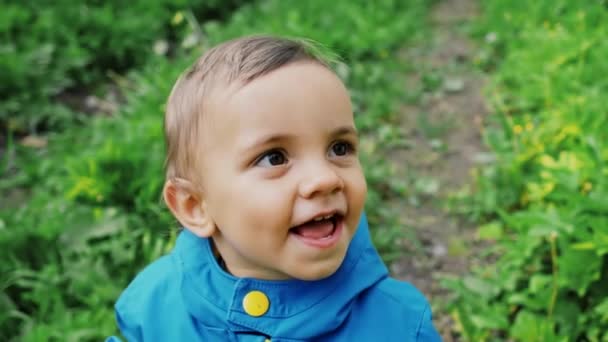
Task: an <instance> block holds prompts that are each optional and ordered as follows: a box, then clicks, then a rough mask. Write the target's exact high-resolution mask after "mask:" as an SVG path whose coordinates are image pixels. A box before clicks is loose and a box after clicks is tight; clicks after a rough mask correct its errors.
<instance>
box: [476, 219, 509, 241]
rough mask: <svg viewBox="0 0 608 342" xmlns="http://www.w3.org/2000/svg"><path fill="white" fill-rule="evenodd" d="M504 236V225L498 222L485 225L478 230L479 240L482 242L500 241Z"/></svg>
mask: <svg viewBox="0 0 608 342" xmlns="http://www.w3.org/2000/svg"><path fill="white" fill-rule="evenodd" d="M502 235H503V225H502V223H500V222H498V221H495V222H491V223H487V224H484V225H483V226H481V227H479V229H478V230H477V238H478V239H480V240H494V241H495V240H500V238H501V237H502Z"/></svg>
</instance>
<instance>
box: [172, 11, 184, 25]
mask: <svg viewBox="0 0 608 342" xmlns="http://www.w3.org/2000/svg"><path fill="white" fill-rule="evenodd" d="M182 21H184V13H182V11H178V12H176V13H175V15H174V16H173V19H171V24H173V25H179V24H181V22H182Z"/></svg>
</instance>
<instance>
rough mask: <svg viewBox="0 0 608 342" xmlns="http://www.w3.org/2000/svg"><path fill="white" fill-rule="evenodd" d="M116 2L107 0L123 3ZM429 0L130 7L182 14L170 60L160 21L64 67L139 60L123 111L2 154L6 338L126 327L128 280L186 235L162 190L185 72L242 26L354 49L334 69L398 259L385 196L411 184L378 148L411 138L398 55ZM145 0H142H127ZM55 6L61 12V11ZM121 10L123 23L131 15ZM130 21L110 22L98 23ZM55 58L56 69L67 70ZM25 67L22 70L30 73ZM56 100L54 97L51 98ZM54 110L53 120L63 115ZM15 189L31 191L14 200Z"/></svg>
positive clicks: (154, 17)
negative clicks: (220, 13) (399, 113)
mask: <svg viewBox="0 0 608 342" xmlns="http://www.w3.org/2000/svg"><path fill="white" fill-rule="evenodd" d="M201 3H203V2H201ZM205 3H208V2H205ZM218 3H220V2H218ZM221 3H222V4H223V2H221ZM59 4H62V2H60V3H59ZM111 4H113V2H110V3H109V4H108V5H104V6H108V8H111V9H116V8H122V7H119V5H116V7H113V6H114V5H111ZM429 4H430V3H429V2H428V1H425V0H409V1H399V0H381V1H376V2H374V3H373V6H372V5H371V4H370V3H369V2H367V1H362V0H357V1H351V0H341V1H335V2H331V3H330V2H327V1H322V0H311V1H306V2H303V1H279V0H261V1H256V2H253V3H249V4H245V5H243V6H242V7H240V8H239V9H237V10H235V12H234V13H233V14H232V16H231V17H230V19H229V20H228V21H226V22H220V21H201V22H200V25H199V24H198V23H197V20H196V18H197V17H200V14H197V12H196V11H192V12H190V11H188V10H183V9H182V8H183V6H185V5H186V4H185V3H179V4H177V5H175V6H174V7H169V8H171V10H173V11H174V12H171V11H169V12H166V13H165V12H162V11H160V10H154V9H153V8H154V6H155V5H150V6H152V7H151V8H150V9H147V8H146V9H145V10H141V11H139V12H136V13H134V12H129V13H131V14H130V16H129V21H128V22H131V20H132V21H137V20H141V21H142V22H146V23H149V25H151V26H152V27H164V26H163V25H165V26H166V19H167V20H170V21H171V22H172V24H171V25H174V26H176V27H174V28H171V30H175V31H176V32H181V37H182V38H180V39H182V40H181V42H182V43H181V44H176V46H175V48H174V51H172V53H171V59H168V58H165V57H162V56H159V57H157V58H146V56H149V55H152V54H153V52H151V51H150V49H149V46H150V45H149V44H150V43H151V42H153V41H155V40H157V39H161V40H162V39H166V35H167V32H169V31H167V30H160V29H157V31H154V30H152V31H154V32H155V33H154V35H151V36H150V38H149V40H145V39H143V38H142V41H145V42H146V43H142V45H138V48H135V49H134V50H129V49H130V47H129V48H125V50H123V51H122V52H120V53H119V52H117V51H113V50H112V49H119V47H120V46H122V45H121V44H126V42H124V41H123V42H118V41H117V42H115V43H113V44H116V47H114V45H112V47H111V48H106V47H105V46H103V44H102V46H103V48H102V49H103V50H104V51H103V54H106V53H107V54H108V56H113V57H107V58H109V61H108V62H107V63H108V64H107V65H105V66H104V67H99V68H96V67H93V66H94V65H97V64H96V63H97V62H95V63H92V62H86V63H81V64H79V65H78V66H71V67H70V68H71V69H70V68H67V67H66V68H65V70H68V69H69V70H71V71H70V72H71V73H72V74H82V75H81V76H79V77H81V78H80V79H79V80H84V81H87V78H88V77H97V76H94V75H95V74H96V73H102V70H105V69H106V68H113V64H112V63H115V61H116V63H125V64H124V65H123V68H124V69H125V70H126V69H127V68H131V67H133V66H135V65H137V63H140V64H141V65H142V67H141V68H140V69H139V70H138V71H136V72H132V73H131V74H130V76H129V77H127V78H124V79H121V85H122V88H121V92H122V94H123V95H124V96H125V97H126V101H125V102H126V104H125V105H124V106H122V107H121V108H120V110H119V111H117V112H116V113H113V114H112V116H111V117H107V116H92V117H89V118H87V119H86V121H85V122H86V124H85V125H82V126H80V127H79V129H70V130H64V131H61V132H55V131H50V132H48V134H47V136H46V138H47V139H48V144H46V146H45V147H42V148H33V147H29V146H24V145H23V144H20V143H18V142H17V141H16V139H14V138H13V134H12V133H11V132H10V131H9V136H8V139H7V146H6V147H5V149H6V151H5V153H4V157H0V174H2V175H3V176H2V179H1V180H0V192H1V193H2V195H3V197H2V198H3V200H2V201H3V202H2V203H1V204H0V257H2V259H3V260H4V261H3V263H2V265H1V266H0V274H2V280H3V281H2V289H3V292H2V297H0V339H2V340H9V341H10V340H19V341H39V340H45V341H46V340H53V339H58V340H68V341H73V340H77V341H83V340H84V341H86V340H99V339H100V338H102V337H103V336H105V335H108V334H112V333H114V332H115V329H116V328H115V323H114V316H113V309H112V305H113V303H114V301H115V300H116V298H117V297H118V295H119V293H120V291H121V290H122V289H123V288H124V287H126V285H127V284H128V282H129V281H130V279H132V277H133V276H134V275H135V274H136V273H137V272H138V271H139V270H141V268H142V267H144V266H145V265H146V264H148V263H150V262H151V261H153V260H155V259H156V258H158V257H159V256H160V255H162V254H164V253H166V252H167V251H168V250H170V248H171V246H172V245H173V242H174V238H175V234H176V230H175V227H177V224H176V222H175V221H174V220H173V219H172V218H171V217H170V215H169V213H168V211H167V210H166V209H165V208H164V207H163V205H162V202H161V198H160V190H161V187H162V183H163V179H164V177H163V170H162V163H163V158H164V146H163V137H162V116H163V107H164V102H165V100H166V97H167V96H168V94H169V91H170V88H171V86H172V84H173V82H174V81H175V80H176V78H177V76H178V75H179V73H180V72H181V71H182V70H184V69H185V68H186V67H187V66H188V65H189V64H190V63H191V62H193V61H194V60H195V58H196V57H197V56H199V55H200V53H201V52H202V51H203V50H204V49H205V48H208V47H209V46H210V45H212V44H214V43H217V42H219V41H222V40H225V39H228V38H231V37H236V36H240V35H245V34H253V33H275V34H280V35H288V36H301V37H306V38H312V39H315V40H318V41H319V42H321V43H322V44H323V45H325V46H326V47H327V48H328V49H330V50H333V51H337V52H338V54H340V55H341V56H342V57H343V61H342V62H338V63H337V64H336V65H335V67H336V71H337V72H338V74H339V75H340V76H341V77H343V79H344V80H345V81H346V83H347V85H348V86H349V88H350V89H351V90H352V94H353V100H354V103H355V107H356V120H357V125H358V127H359V129H360V130H361V131H362V142H361V153H362V156H361V158H362V160H363V164H364V167H365V168H366V177H367V179H368V182H369V187H370V191H369V196H368V200H367V209H366V210H367V212H368V216H369V220H370V226H371V227H372V229H373V231H372V235H373V238H374V240H375V242H376V244H377V246H378V247H379V249H380V251H381V253H382V256H383V257H384V258H385V260H387V261H388V260H391V259H392V258H393V257H394V256H395V255H396V250H397V249H396V246H395V241H396V237H397V236H398V235H399V234H400V232H401V231H402V227H400V226H399V225H398V223H397V220H396V219H397V215H395V213H394V212H391V211H390V210H389V209H388V208H384V207H383V203H385V201H386V200H387V199H389V198H395V197H396V196H399V191H397V190H396V187H397V186H398V185H399V184H397V182H396V181H395V180H394V179H393V177H392V172H393V171H392V170H391V169H390V167H388V164H387V162H386V161H385V160H384V156H383V155H382V154H381V152H380V151H381V150H380V148H379V147H380V146H391V144H397V143H398V142H399V141H398V140H399V137H398V136H397V135H395V134H386V132H387V131H390V129H389V128H390V127H391V125H392V124H393V123H394V122H395V121H396V115H395V113H396V108H395V106H396V104H398V102H397V100H398V99H400V98H407V97H408V96H410V95H408V94H403V87H402V86H401V83H400V82H399V76H400V73H401V72H402V71H403V66H400V65H398V64H397V63H396V62H395V60H396V54H397V52H398V49H399V48H400V47H401V46H403V45H404V44H407V43H408V42H411V41H412V40H414V39H419V38H420V37H421V35H423V34H425V30H424V28H425V22H424V20H425V18H426V10H427V8H428V6H429ZM182 5H183V6H182ZM58 6H59V5H58ZM100 6H101V5H100ZM138 6H140V5H136V4H135V3H130V4H129V6H128V7H126V6H125V7H124V8H122V9H121V11H122V10H124V11H131V10H132V9H134V8H138ZM141 6H144V5H143V3H142V4H141ZM12 7H14V8H19V6H18V5H12ZM195 7H196V6H192V8H195ZM23 8H26V10H24V11H26V12H27V7H26V6H24V7H23ZM51 8H52V7H51V6H49V11H51V12H53V13H54V12H56V11H58V9H57V10H52V9H51ZM104 8H105V7H104ZM163 8H165V7H163ZM12 11H16V9H13V10H12ZM121 13H122V12H121ZM193 14H194V15H193ZM55 18H57V20H60V21H61V22H58V23H57V27H58V29H57V30H59V28H61V27H62V25H63V24H64V23H65V24H66V25H67V22H69V21H66V19H64V18H65V17H55ZM113 18H114V20H113V22H115V21H120V20H121V19H119V18H122V17H120V16H118V17H113ZM169 18H170V19H169ZM74 20H76V19H74ZM152 22H154V23H153V24H152ZM24 23H26V24H23V25H27V23H29V22H27V21H26V22H24ZM121 25H123V24H116V25H108V26H111V27H98V28H97V29H96V31H95V32H97V30H98V31H103V30H104V29H105V30H113V29H116V27H121ZM124 25H126V26H127V27H129V24H127V23H124ZM132 25H136V24H135V23H133V24H132ZM68 26H70V27H72V25H68ZM15 27H17V28H18V29H19V30H25V28H24V27H23V26H19V25H15ZM66 27H67V26H66ZM66 30H67V28H66ZM48 31H53V32H54V30H53V29H48ZM53 34H58V33H56V32H55V33H52V32H49V35H51V38H49V40H50V41H52V39H54V38H52V37H54V36H53ZM96 34H100V35H101V34H109V33H107V32H106V33H102V32H97V33H96ZM113 34H114V36H112V38H111V40H122V39H125V40H128V38H129V34H127V33H126V32H114V33H113ZM119 38H120V39H119ZM22 39H25V38H23V37H22ZM146 39H148V38H146ZM17 41H18V40H17ZM11 42H12V43H11V44H14V43H15V42H16V41H13V40H11ZM32 44H33V43H32ZM33 45H36V44H33ZM201 47H202V48H201ZM127 51H135V52H127ZM100 53H101V52H100ZM132 54H137V55H138V56H132ZM65 58H68V57H65ZM112 58H114V59H112ZM139 58H142V60H139ZM62 59H63V58H62ZM68 59H69V58H68ZM144 59H146V61H144ZM135 61H137V62H135ZM66 63H67V62H66ZM100 65H101V64H100ZM117 65H118V64H117ZM51 69H53V70H52V71H48V70H47V71H46V72H53V71H54V70H55V68H54V67H53V68H51ZM59 69H60V68H59ZM89 71H90V74H89ZM15 73H16V72H15ZM41 75H44V73H42V72H41ZM92 75H93V76H92ZM13 77H15V79H19V80H20V81H21V80H22V77H25V76H16V74H15V76H13ZM41 77H42V76H41ZM58 77H59V76H58ZM76 79H78V78H71V80H76ZM31 82H35V81H31ZM66 82H67V81H66ZM70 82H75V81H70ZM66 84H68V85H67V86H71V85H72V84H75V83H69V82H68V83H66ZM30 86H31V84H30ZM41 87H42V86H41ZM34 88H35V89H34ZM34 88H32V89H29V88H25V87H23V88H21V89H22V93H19V96H32V98H33V97H34V96H38V95H35V94H34V93H31V92H36V91H38V90H39V89H38V88H37V87H34ZM46 95H48V94H46ZM46 95H45V96H46ZM29 102H32V103H33V102H34V101H33V100H32V101H29ZM19 103H23V102H19ZM49 106H52V105H51V104H49V103H47V104H44V108H50V107H49ZM49 113H51V114H49V115H48V119H49V120H52V119H53V118H54V117H55V115H56V114H57V113H56V112H52V111H51V112H49ZM57 115H59V114H57ZM383 132H384V133H383ZM26 145H27V144H26ZM372 165H373V168H372V167H367V166H372ZM17 198H25V199H23V200H22V202H23V203H13V200H12V199H15V201H17V200H16V199H17Z"/></svg>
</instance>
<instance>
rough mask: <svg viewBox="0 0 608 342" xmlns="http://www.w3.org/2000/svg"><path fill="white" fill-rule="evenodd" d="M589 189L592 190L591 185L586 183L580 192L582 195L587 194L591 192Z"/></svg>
mask: <svg viewBox="0 0 608 342" xmlns="http://www.w3.org/2000/svg"><path fill="white" fill-rule="evenodd" d="M591 189H593V184H591V182H589V181H587V182H585V183H583V189H582V192H583V193H584V194H586V193H588V192H589V191H591Z"/></svg>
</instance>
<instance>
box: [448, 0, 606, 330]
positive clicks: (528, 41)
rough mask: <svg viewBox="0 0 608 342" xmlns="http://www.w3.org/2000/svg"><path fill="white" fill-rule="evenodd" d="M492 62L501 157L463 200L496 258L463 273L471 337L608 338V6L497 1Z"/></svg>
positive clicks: (490, 23)
mask: <svg viewBox="0 0 608 342" xmlns="http://www.w3.org/2000/svg"><path fill="white" fill-rule="evenodd" d="M483 5H484V14H483V17H482V18H481V20H480V24H479V26H478V27H477V29H476V32H477V34H478V37H479V40H480V41H481V44H482V50H481V53H480V55H479V58H478V59H477V62H478V64H479V65H480V67H482V68H484V69H485V70H488V71H492V72H493V82H492V85H491V86H490V87H489V89H488V94H489V95H488V96H489V98H490V101H491V103H492V106H493V108H494V110H495V112H496V114H495V116H494V117H493V119H494V122H493V124H492V125H490V127H489V128H488V129H487V131H486V132H485V139H486V142H487V144H488V145H489V146H490V147H491V149H492V151H493V153H494V154H495V157H496V162H495V163H494V164H493V165H491V166H489V167H485V168H483V169H481V170H478V172H477V182H476V186H477V188H476V191H475V192H474V193H473V194H472V196H470V197H468V198H466V199H465V200H464V201H463V202H462V205H463V207H462V208H461V209H462V210H463V211H465V212H468V213H471V214H472V215H474V216H475V217H477V218H479V219H482V220H485V221H486V224H484V225H483V226H481V227H480V229H479V236H480V238H482V239H488V240H493V241H496V244H495V246H494V247H492V248H490V249H489V250H488V251H487V254H488V255H489V260H490V261H489V262H490V263H491V265H487V266H481V267H478V268H476V269H475V270H474V272H473V274H472V275H471V276H468V277H466V278H464V279H459V280H456V279H452V280H450V281H447V282H446V285H447V286H448V287H449V288H451V289H452V290H454V292H455V295H456V298H455V300H454V302H453V303H452V310H453V311H452V313H453V317H454V318H455V319H456V321H457V323H458V326H459V329H460V330H461V332H462V333H463V334H464V336H465V338H466V339H467V340H470V341H503V340H517V341H608V182H607V179H608V177H607V176H608V104H607V102H606V100H605V94H606V93H607V92H608V79H607V78H606V77H605V76H604V75H606V74H607V73H608V63H606V56H608V40H606V37H607V36H608V10H607V8H606V6H605V4H602V2H601V1H567V0H559V1H548V0H546V1H536V2H528V1H508V0H494V1H485V2H483Z"/></svg>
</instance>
